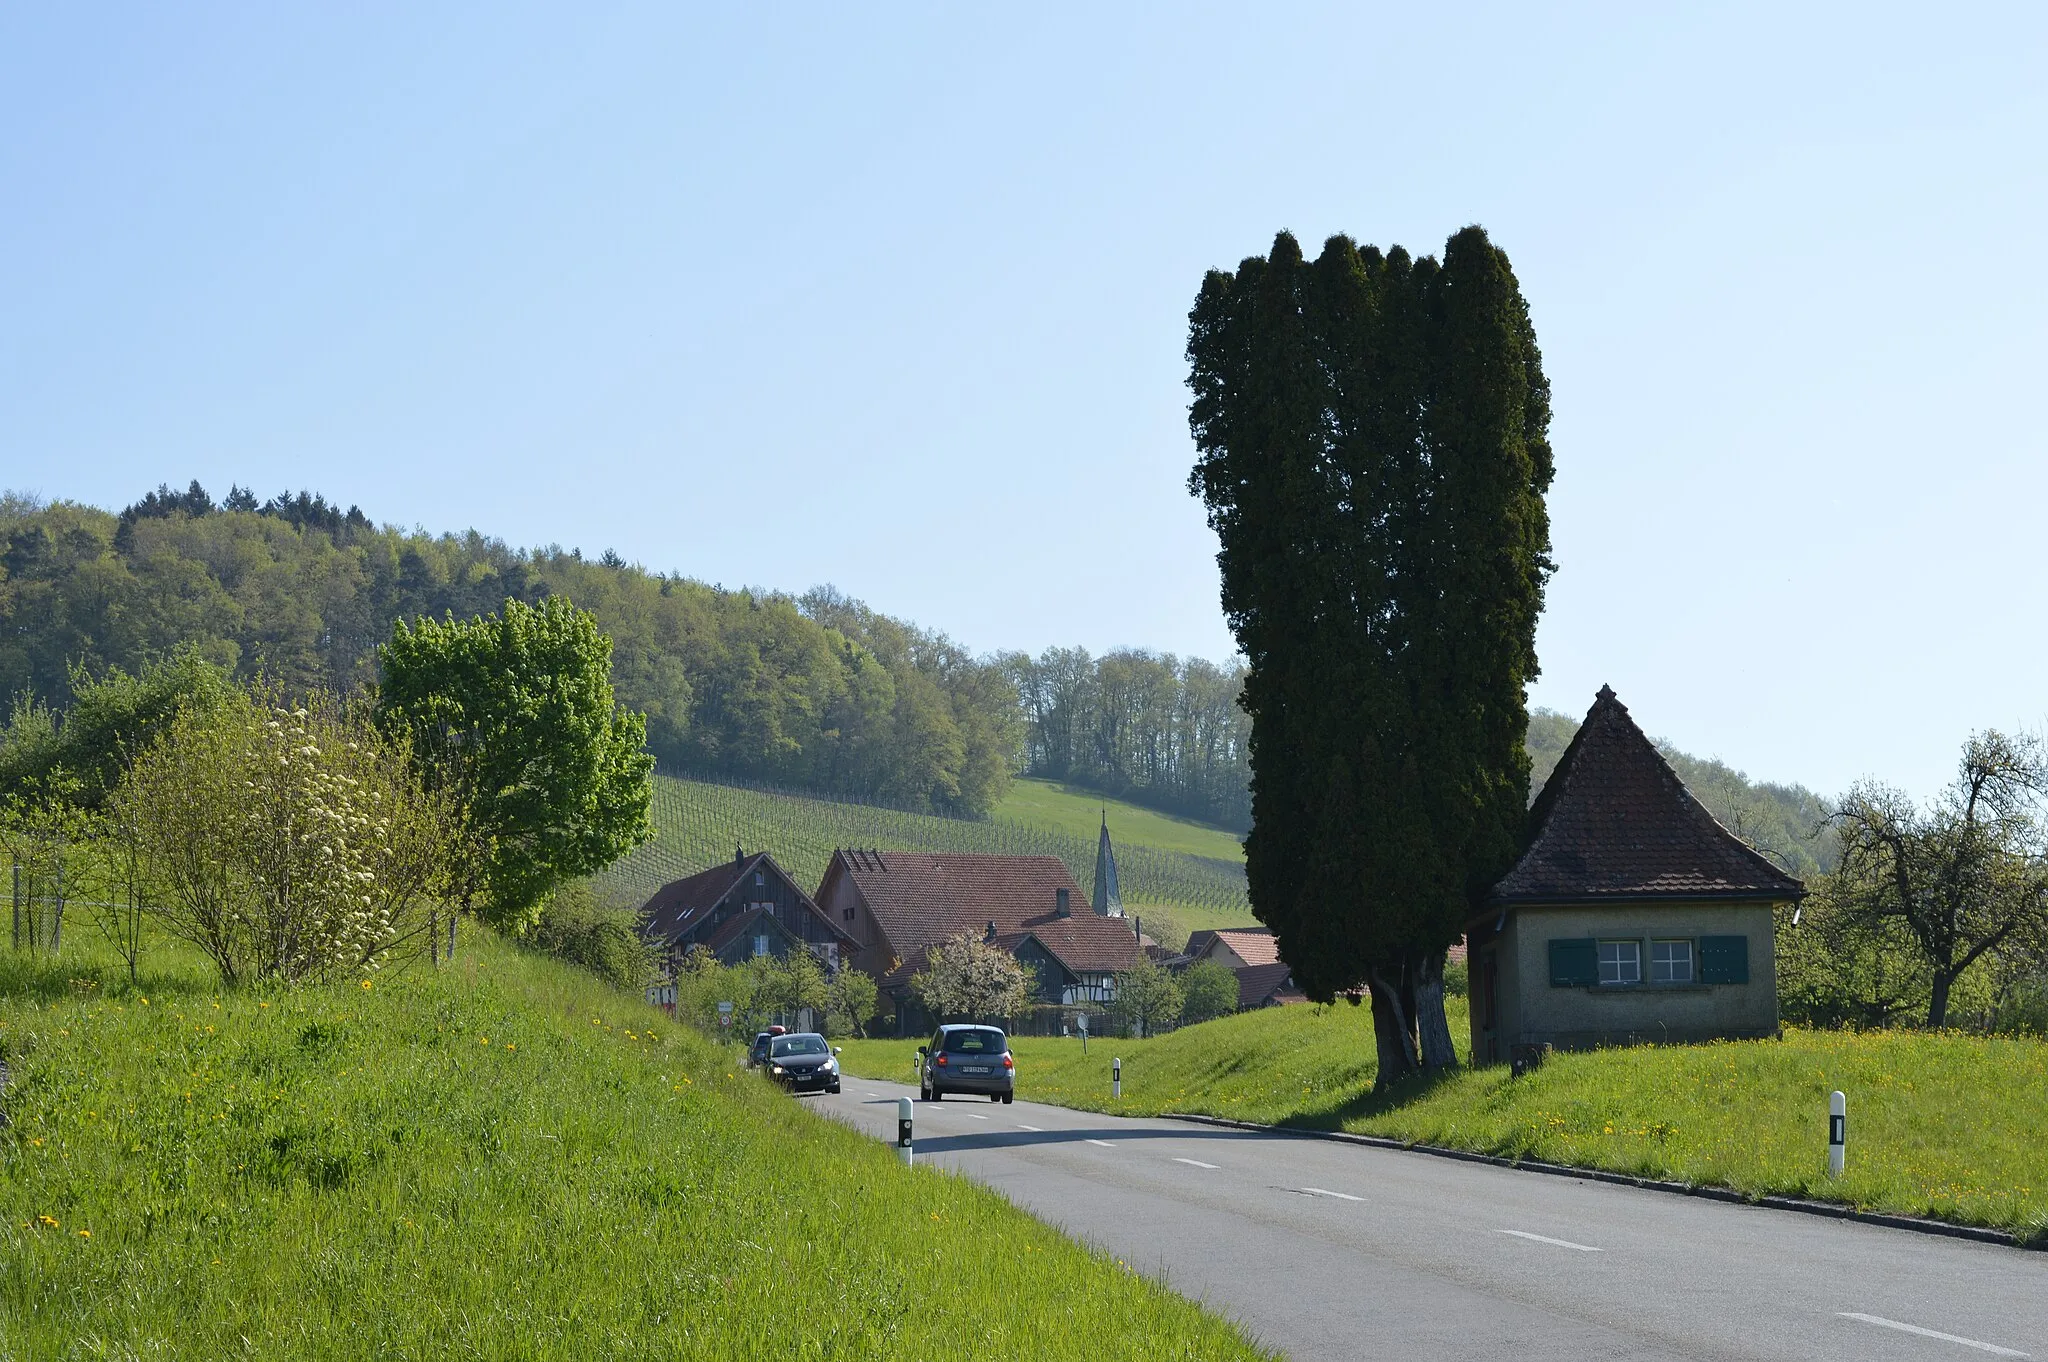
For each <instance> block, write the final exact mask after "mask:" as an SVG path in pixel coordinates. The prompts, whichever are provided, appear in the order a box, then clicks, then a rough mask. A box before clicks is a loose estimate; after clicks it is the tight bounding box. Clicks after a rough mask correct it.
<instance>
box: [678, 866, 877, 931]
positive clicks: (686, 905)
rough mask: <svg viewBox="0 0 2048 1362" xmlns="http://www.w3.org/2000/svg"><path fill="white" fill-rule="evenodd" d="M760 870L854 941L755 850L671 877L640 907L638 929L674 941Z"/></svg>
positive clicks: (802, 891)
mask: <svg viewBox="0 0 2048 1362" xmlns="http://www.w3.org/2000/svg"><path fill="white" fill-rule="evenodd" d="M762 869H765V870H768V871H770V872H772V873H773V874H775V875H777V876H779V877H780V878H781V879H782V880H783V882H784V883H786V884H788V885H789V887H790V888H791V889H792V890H794V891H795V893H796V896H797V902H798V903H799V904H800V905H802V906H803V907H804V908H806V909H808V910H809V911H810V912H811V913H812V914H814V915H815V916H816V917H817V919H818V921H820V922H822V923H824V924H825V925H826V926H828V927H830V928H831V929H832V931H833V933H834V934H835V935H837V936H838V937H839V938H840V939H841V940H842V941H844V942H846V943H847V944H848V945H851V944H853V936H852V934H851V933H849V932H848V931H847V930H846V929H845V928H844V927H841V926H840V925H839V924H838V923H836V922H834V921H832V919H831V918H830V916H828V915H827V914H826V913H824V912H823V911H821V910H820V909H819V907H818V905H817V904H816V903H815V902H813V901H812V899H811V896H810V895H809V894H807V893H805V892H804V888H803V886H802V885H800V884H798V883H797V882H796V881H795V880H793V879H791V878H790V877H789V875H788V874H787V873H786V872H785V871H784V870H783V868H782V867H781V866H780V865H777V864H776V862H775V858H774V857H773V856H770V855H769V854H768V853H767V852H765V851H757V852H755V853H754V854H753V855H751V856H747V857H744V858H742V859H739V860H733V861H727V862H725V863H724V864H722V865H715V866H712V867H711V868H710V869H709V870H700V871H698V872H697V873H696V874H694V875H691V876H689V877H687V878H685V879H680V880H671V881H670V882H669V883H667V884H664V885H663V886H662V887H661V888H659V889H657V890H655V891H654V894H653V896H652V897H651V898H649V899H648V900H647V902H646V904H645V905H643V906H642V907H641V909H640V924H641V925H640V930H641V932H642V933H643V934H645V935H646V936H647V937H649V938H650V939H652V940H657V941H668V942H673V941H675V940H676V939H678V938H679V937H681V936H682V935H683V933H685V932H687V931H689V930H690V929H691V928H692V927H696V926H698V925H699V924H700V923H702V922H703V921H704V919H705V916H706V915H707V914H708V913H709V912H710V910H712V909H714V908H716V907H717V906H718V905H719V904H720V903H722V902H724V901H725V897H726V895H728V894H730V893H731V892H732V891H733V889H734V888H735V887H736V886H738V885H739V884H740V883H741V881H742V880H744V879H745V877H746V876H748V875H750V874H752V873H753V872H754V871H756V870H762ZM720 931H721V932H723V931H724V928H723V927H721V928H720ZM727 939H730V938H727ZM700 944H703V943H700Z"/></svg>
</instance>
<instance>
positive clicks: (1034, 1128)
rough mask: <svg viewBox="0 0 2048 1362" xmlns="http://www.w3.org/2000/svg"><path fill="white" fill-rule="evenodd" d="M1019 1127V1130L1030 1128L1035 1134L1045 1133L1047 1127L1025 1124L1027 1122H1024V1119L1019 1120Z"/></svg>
mask: <svg viewBox="0 0 2048 1362" xmlns="http://www.w3.org/2000/svg"><path fill="white" fill-rule="evenodd" d="M1017 1129H1019V1130H1028V1131H1030V1132H1031V1133H1032V1134H1034V1135H1043V1134H1045V1127H1044V1126H1027V1125H1025V1124H1024V1123H1023V1122H1022V1121H1019V1122H1018V1123H1017Z"/></svg>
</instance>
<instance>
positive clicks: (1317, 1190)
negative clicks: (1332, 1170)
mask: <svg viewBox="0 0 2048 1362" xmlns="http://www.w3.org/2000/svg"><path fill="white" fill-rule="evenodd" d="M1294 1190H1295V1191H1297V1192H1304V1193H1306V1194H1308V1195H1309V1196H1333V1197H1335V1198H1337V1200H1339V1201H1363V1200H1365V1198H1364V1197H1362V1196H1353V1195H1351V1193H1349V1192H1333V1191H1330V1190H1329V1189H1328V1188H1326V1187H1297V1188H1295V1189H1294Z"/></svg>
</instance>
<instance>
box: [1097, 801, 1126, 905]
mask: <svg viewBox="0 0 2048 1362" xmlns="http://www.w3.org/2000/svg"><path fill="white" fill-rule="evenodd" d="M1095 911H1096V912H1097V913H1099V914H1101V915H1102V916H1103V917H1122V916H1123V915H1124V896H1123V891H1122V890H1120V889H1118V888H1117V883H1116V852H1114V851H1112V850H1111V849H1110V845H1109V810H1108V809H1104V810H1103V811H1102V839H1101V840H1100V841H1098V842H1097V843H1096V844H1095Z"/></svg>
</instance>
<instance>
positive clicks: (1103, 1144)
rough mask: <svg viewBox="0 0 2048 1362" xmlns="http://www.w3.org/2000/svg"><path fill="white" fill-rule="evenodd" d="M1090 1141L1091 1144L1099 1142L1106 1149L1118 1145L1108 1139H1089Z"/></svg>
mask: <svg viewBox="0 0 2048 1362" xmlns="http://www.w3.org/2000/svg"><path fill="white" fill-rule="evenodd" d="M1088 1143H1090V1144H1099V1145H1101V1146H1102V1147H1103V1148H1104V1149H1114V1148H1116V1146H1115V1145H1113V1144H1111V1143H1110V1142H1109V1141H1108V1140H1090V1141H1088Z"/></svg>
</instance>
